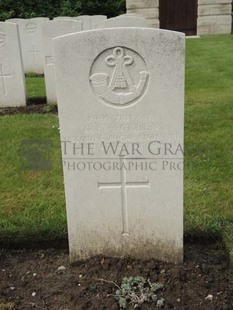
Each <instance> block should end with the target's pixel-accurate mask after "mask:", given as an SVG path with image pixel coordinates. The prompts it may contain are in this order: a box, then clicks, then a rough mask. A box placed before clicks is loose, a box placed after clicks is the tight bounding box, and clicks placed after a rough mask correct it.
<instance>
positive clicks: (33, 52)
mask: <svg viewBox="0 0 233 310" xmlns="http://www.w3.org/2000/svg"><path fill="white" fill-rule="evenodd" d="M29 53H32V57H33V61H34V64H35V63H36V53H40V51H37V50H36V49H35V45H32V51H29Z"/></svg>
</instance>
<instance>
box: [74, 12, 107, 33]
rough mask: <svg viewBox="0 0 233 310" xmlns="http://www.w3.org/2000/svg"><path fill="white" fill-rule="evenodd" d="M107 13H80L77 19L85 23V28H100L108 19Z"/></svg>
mask: <svg viewBox="0 0 233 310" xmlns="http://www.w3.org/2000/svg"><path fill="white" fill-rule="evenodd" d="M106 19H107V16H106V15H80V16H78V17H77V20H79V21H81V22H82V23H83V30H91V29H98V28H100V26H101V25H102V21H104V20H106Z"/></svg>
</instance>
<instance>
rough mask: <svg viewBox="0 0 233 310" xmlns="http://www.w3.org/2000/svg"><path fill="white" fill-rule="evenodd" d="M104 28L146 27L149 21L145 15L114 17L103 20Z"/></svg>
mask: <svg viewBox="0 0 233 310" xmlns="http://www.w3.org/2000/svg"><path fill="white" fill-rule="evenodd" d="M101 26H102V28H114V27H146V26H147V22H146V19H145V18H144V17H137V16H131V17H127V16H121V17H113V18H109V19H107V20H104V21H103V22H102V25H101Z"/></svg>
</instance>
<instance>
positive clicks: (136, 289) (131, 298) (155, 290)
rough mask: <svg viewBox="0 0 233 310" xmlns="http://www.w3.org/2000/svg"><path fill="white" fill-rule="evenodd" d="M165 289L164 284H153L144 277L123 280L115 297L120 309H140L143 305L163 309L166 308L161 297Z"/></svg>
mask: <svg viewBox="0 0 233 310" xmlns="http://www.w3.org/2000/svg"><path fill="white" fill-rule="evenodd" d="M163 288H164V285H163V284H161V283H151V282H150V280H149V279H148V280H146V279H145V278H143V277H139V276H137V277H129V278H124V279H123V280H122V282H121V286H120V287H118V289H117V290H116V295H115V296H116V298H117V300H118V303H119V307H120V309H127V308H128V307H129V306H133V307H134V308H139V307H140V306H141V305H142V304H143V303H153V304H154V305H155V309H161V308H162V307H163V306H164V299H163V298H162V297H161V296H160V295H161V291H162V290H163Z"/></svg>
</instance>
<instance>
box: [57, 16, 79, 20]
mask: <svg viewBox="0 0 233 310" xmlns="http://www.w3.org/2000/svg"><path fill="white" fill-rule="evenodd" d="M60 19H61V20H63V19H65V20H75V19H76V17H71V16H57V17H54V19H53V20H60Z"/></svg>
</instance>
